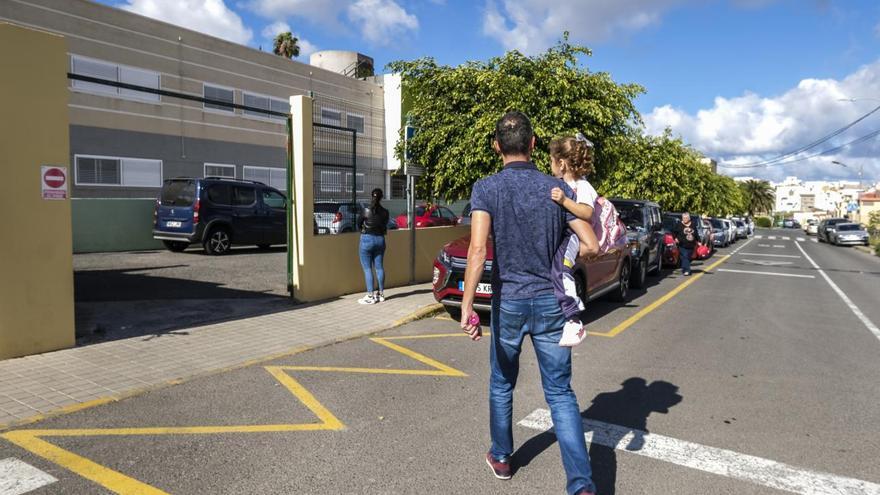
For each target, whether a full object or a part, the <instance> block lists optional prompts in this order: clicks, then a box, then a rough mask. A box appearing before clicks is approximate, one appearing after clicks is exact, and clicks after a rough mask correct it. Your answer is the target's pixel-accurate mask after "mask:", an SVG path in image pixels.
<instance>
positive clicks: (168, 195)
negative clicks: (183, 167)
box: [159, 180, 196, 206]
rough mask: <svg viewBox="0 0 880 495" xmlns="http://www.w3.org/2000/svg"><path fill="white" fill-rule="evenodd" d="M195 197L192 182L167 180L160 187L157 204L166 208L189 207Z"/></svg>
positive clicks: (193, 183)
mask: <svg viewBox="0 0 880 495" xmlns="http://www.w3.org/2000/svg"><path fill="white" fill-rule="evenodd" d="M195 197H196V182H195V181H193V180H168V181H165V184H164V185H163V186H162V192H161V193H160V194H159V202H160V203H162V204H163V205H167V206H190V205H192V204H193V201H194V200H195Z"/></svg>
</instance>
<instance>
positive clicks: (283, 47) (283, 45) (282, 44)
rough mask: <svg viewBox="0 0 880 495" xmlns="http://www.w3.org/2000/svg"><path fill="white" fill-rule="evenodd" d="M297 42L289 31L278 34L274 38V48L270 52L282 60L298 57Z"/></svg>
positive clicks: (297, 39)
mask: <svg viewBox="0 0 880 495" xmlns="http://www.w3.org/2000/svg"><path fill="white" fill-rule="evenodd" d="M298 41H299V38H297V37H296V36H294V35H293V34H292V33H291V32H290V31H288V32H286V33H279V34H278V36H276V37H275V47H274V48H273V50H272V51H273V52H275V55H279V56H281V57H284V58H293V57H299V44H297V42H298Z"/></svg>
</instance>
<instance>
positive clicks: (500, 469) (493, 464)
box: [486, 452, 513, 480]
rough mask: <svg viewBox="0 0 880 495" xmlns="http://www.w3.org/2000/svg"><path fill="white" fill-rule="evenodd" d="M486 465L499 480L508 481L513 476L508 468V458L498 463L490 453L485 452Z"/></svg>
mask: <svg viewBox="0 0 880 495" xmlns="http://www.w3.org/2000/svg"><path fill="white" fill-rule="evenodd" d="M486 464H488V465H489V469H491V470H492V474H494V475H495V477H496V478H498V479H499V480H509V479H510V478H511V477H512V476H513V470H512V469H511V468H510V457H508V458H506V459H504V460H502V461H498V460H496V459H495V458H494V457H492V453H491V452H486Z"/></svg>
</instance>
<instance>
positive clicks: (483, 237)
mask: <svg viewBox="0 0 880 495" xmlns="http://www.w3.org/2000/svg"><path fill="white" fill-rule="evenodd" d="M491 227H492V217H491V216H490V215H489V213H488V212H486V211H482V210H477V211H474V212H473V213H472V214H471V244H470V247H468V256H467V269H465V272H464V294H463V295H462V299H461V328H462V330H464V332H465V333H467V334H468V335H470V337H471V339H473V340H480V337H481V336H482V335H483V332H482V330H481V329H480V325H479V324H476V325H473V324H471V322H470V319H471V317H472V315H474V295H475V294H476V292H477V284H478V283H479V282H480V278H481V277H482V276H483V270H484V266H485V264H486V247H487V244H488V242H489V231H490V230H491Z"/></svg>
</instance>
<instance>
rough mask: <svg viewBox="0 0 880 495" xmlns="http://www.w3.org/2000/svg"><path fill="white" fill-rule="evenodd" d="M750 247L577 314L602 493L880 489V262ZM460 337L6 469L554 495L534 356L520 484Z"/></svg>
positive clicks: (235, 483) (523, 390)
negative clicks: (877, 330) (498, 460)
mask: <svg viewBox="0 0 880 495" xmlns="http://www.w3.org/2000/svg"><path fill="white" fill-rule="evenodd" d="M758 234H759V235H760V236H761V238H760V239H758V238H754V239H751V240H749V241H740V242H739V243H738V244H736V245H734V246H732V247H731V248H728V249H724V250H719V251H718V252H717V253H716V254H715V256H714V257H713V258H712V259H710V260H708V261H706V262H704V263H702V265H701V266H698V267H696V269H697V271H698V272H699V270H701V269H707V268H709V267H711V268H712V269H711V271H709V272H708V273H704V274H700V273H696V275H695V277H691V278H684V277H681V276H680V275H679V274H678V273H677V272H672V271H666V272H665V273H664V276H663V277H661V278H653V279H651V284H650V286H649V287H648V288H647V290H646V291H642V292H639V293H634V294H633V296H634V297H633V298H632V299H631V300H630V302H629V303H627V304H625V305H621V304H616V305H615V304H612V303H606V302H600V303H596V304H592V305H591V306H590V307H588V315H589V329H590V331H591V332H592V333H593V335H592V336H591V337H589V338H588V339H587V340H586V341H585V342H584V343H583V344H581V345H580V346H579V347H577V348H575V350H574V370H575V378H574V383H573V386H574V388H575V391H576V393H577V395H578V397H579V400H580V405H581V408H582V410H583V412H584V417H585V419H586V421H587V426H588V431H589V432H590V433H589V434H590V435H592V438H593V440H594V441H593V443H592V444H591V447H590V453H591V457H592V463H593V469H594V477H595V480H596V482H597V484H598V485H599V493H601V494H612V493H617V494H659V493H676V494H709V493H711V494H727V493H730V494H734V493H737V494H739V493H749V494H753V493H754V494H765V493H766V494H771V493H787V492H795V493H840V494H843V493H847V494H850V493H852V494H854V493H872V494H876V493H880V463H878V462H877V453H878V452H880V407H877V404H878V403H880V359H878V355H880V337H878V336H876V335H874V334H873V333H872V331H871V329H870V328H869V325H871V324H873V325H877V324H880V308H878V306H880V305H878V302H880V297H878V294H880V258H876V257H871V256H869V255H867V254H863V253H860V252H857V251H855V250H852V249H847V248H838V247H833V246H829V245H825V244H817V243H814V242H812V241H811V240H810V238H807V237H806V236H805V235H803V234H802V232H801V231H782V230H778V231H759V232H758ZM770 236H773V237H775V239H770V238H769V237H770ZM784 237H789V239H784ZM799 237H800V238H804V241H800V242H799V241H797V238H799ZM728 255H729V257H727V256H728ZM808 257H809V259H808ZM810 259H812V260H813V261H814V262H815V263H816V264H817V265H818V266H819V268H820V269H821V270H822V272H821V273H820V271H819V269H817V268H816V267H815V266H813V264H812V263H811V262H810ZM822 273H825V274H826V275H827V276H828V277H829V279H830V280H831V282H832V283H833V284H835V285H836V286H837V287H838V288H839V290H840V291H841V292H842V293H843V294H844V295H845V296H846V297H847V298H848V300H849V301H850V303H851V304H852V306H853V307H855V308H856V310H857V311H861V313H862V314H863V316H864V320H863V319H861V318H860V317H859V316H857V315H856V314H855V313H854V311H853V309H852V307H851V306H850V305H849V304H847V303H846V302H845V301H844V299H843V298H842V297H841V295H840V294H839V293H838V292H837V291H836V290H835V289H834V288H832V285H831V283H829V281H828V280H826V279H825V277H824V276H823V275H822ZM681 284H688V285H687V286H686V287H685V288H684V289H680V287H681ZM670 295H671V297H670ZM865 322H867V323H868V325H866V323H865ZM458 332H459V330H458V328H457V324H456V323H455V322H452V321H449V320H448V319H445V318H443V317H442V316H441V317H438V318H432V319H428V320H422V321H418V322H415V323H412V324H409V325H406V326H404V327H400V328H397V329H395V330H392V331H389V332H385V333H383V334H381V335H379V336H377V337H380V339H379V340H375V339H374V340H370V339H365V338H364V339H356V340H352V341H347V342H342V343H338V344H335V345H332V346H327V347H323V348H319V349H315V350H311V351H307V352H304V353H302V354H298V355H295V356H291V357H288V358H284V359H282V360H278V361H274V362H269V363H263V364H259V365H254V366H251V367H248V368H244V369H239V370H235V371H230V372H225V373H220V374H217V375H213V376H209V377H202V378H198V379H195V380H192V381H188V382H185V383H182V384H179V385H175V386H171V387H167V388H164V389H161V390H157V391H153V392H150V393H147V394H144V395H141V396H138V397H134V398H130V399H127V400H123V401H121V402H118V403H114V404H108V405H105V406H100V407H95V408H91V409H86V410H83V411H80V412H76V413H72V414H69V415H66V416H61V417H56V418H52V419H48V420H45V421H42V422H40V423H38V424H36V425H30V426H27V427H22V428H20V429H17V430H14V431H11V432H5V433H6V437H5V438H6V439H5V440H0V462H2V460H3V459H8V458H14V459H18V460H20V461H23V462H25V463H27V464H29V465H31V466H33V467H35V468H37V469H39V470H41V471H43V472H45V473H48V474H49V475H51V476H53V477H55V478H57V481H55V482H53V483H50V484H47V485H44V486H42V487H41V488H38V489H37V490H36V491H34V492H33V493H40V494H55V493H58V494H61V493H64V494H69V493H90V494H91V493H112V491H111V490H110V489H112V490H116V491H118V492H121V493H137V492H136V491H135V489H143V490H144V491H142V492H141V493H148V489H149V488H150V487H152V488H154V489H157V490H160V491H162V492H167V493H174V494H202V493H212V494H226V493H229V494H232V493H235V494H239V493H261V494H263V493H266V494H275V493H277V494H292V493H297V494H325V493H364V494H398V493H399V494H409V493H450V494H458V493H461V494H472V493H515V494H519V493H522V494H526V493H528V494H535V493H542V494H543V493H564V491H563V488H564V477H563V473H562V467H561V463H560V461H559V451H558V447H557V445H556V444H555V440H554V437H553V435H552V434H551V433H546V432H543V431H542V428H544V427H546V426H547V425H546V424H544V423H546V421H545V422H544V423H542V419H541V418H542V413H541V410H542V409H546V404H545V403H544V400H543V396H542V393H541V388H540V382H539V378H538V371H537V367H536V363H535V360H534V357H533V354H532V353H531V351H530V349H527V350H526V352H524V354H523V362H522V365H521V379H520V383H519V385H518V388H517V392H516V395H515V403H514V419H515V421H520V420H524V419H526V418H529V421H525V422H524V423H520V424H518V425H517V426H515V427H514V434H515V437H516V441H517V443H518V445H519V450H518V451H517V453H516V460H517V463H518V464H519V468H518V470H517V472H516V474H515V476H514V478H513V479H512V480H510V481H498V480H496V479H494V478H493V477H492V476H491V474H490V473H489V470H488V468H487V467H486V465H485V463H484V461H483V455H484V453H485V451H486V449H487V447H488V427H487V424H488V411H487V387H488V385H487V383H488V378H487V363H488V347H487V343H486V341H485V340H484V341H482V342H477V343H474V342H470V341H469V340H468V339H467V338H465V337H463V336H460V335H458ZM447 334H448V336H447ZM602 334H604V335H605V336H602ZM611 335H613V336H611ZM413 336H415V337H421V338H411V337H413ZM401 337H406V338H401ZM527 347H528V346H527ZM413 370H417V371H413ZM542 424H543V426H542ZM303 425H306V426H303ZM34 430H38V431H34ZM10 440H14V441H15V442H16V443H17V444H14V443H12V442H11V441H10ZM615 444H618V445H619V448H618V449H612V448H609V447H607V445H615ZM59 448H60V449H63V450H59ZM37 454H40V455H37ZM47 458H48V459H47ZM49 459H51V460H49ZM92 463H95V464H92ZM62 466H64V467H62ZM2 473H3V470H2V465H0V493H4V492H3V488H2V487H3V484H2V483H3V477H2V476H3V474H2ZM9 493H13V492H11V491H10V492H9ZM4 495H5V494H4Z"/></svg>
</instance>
